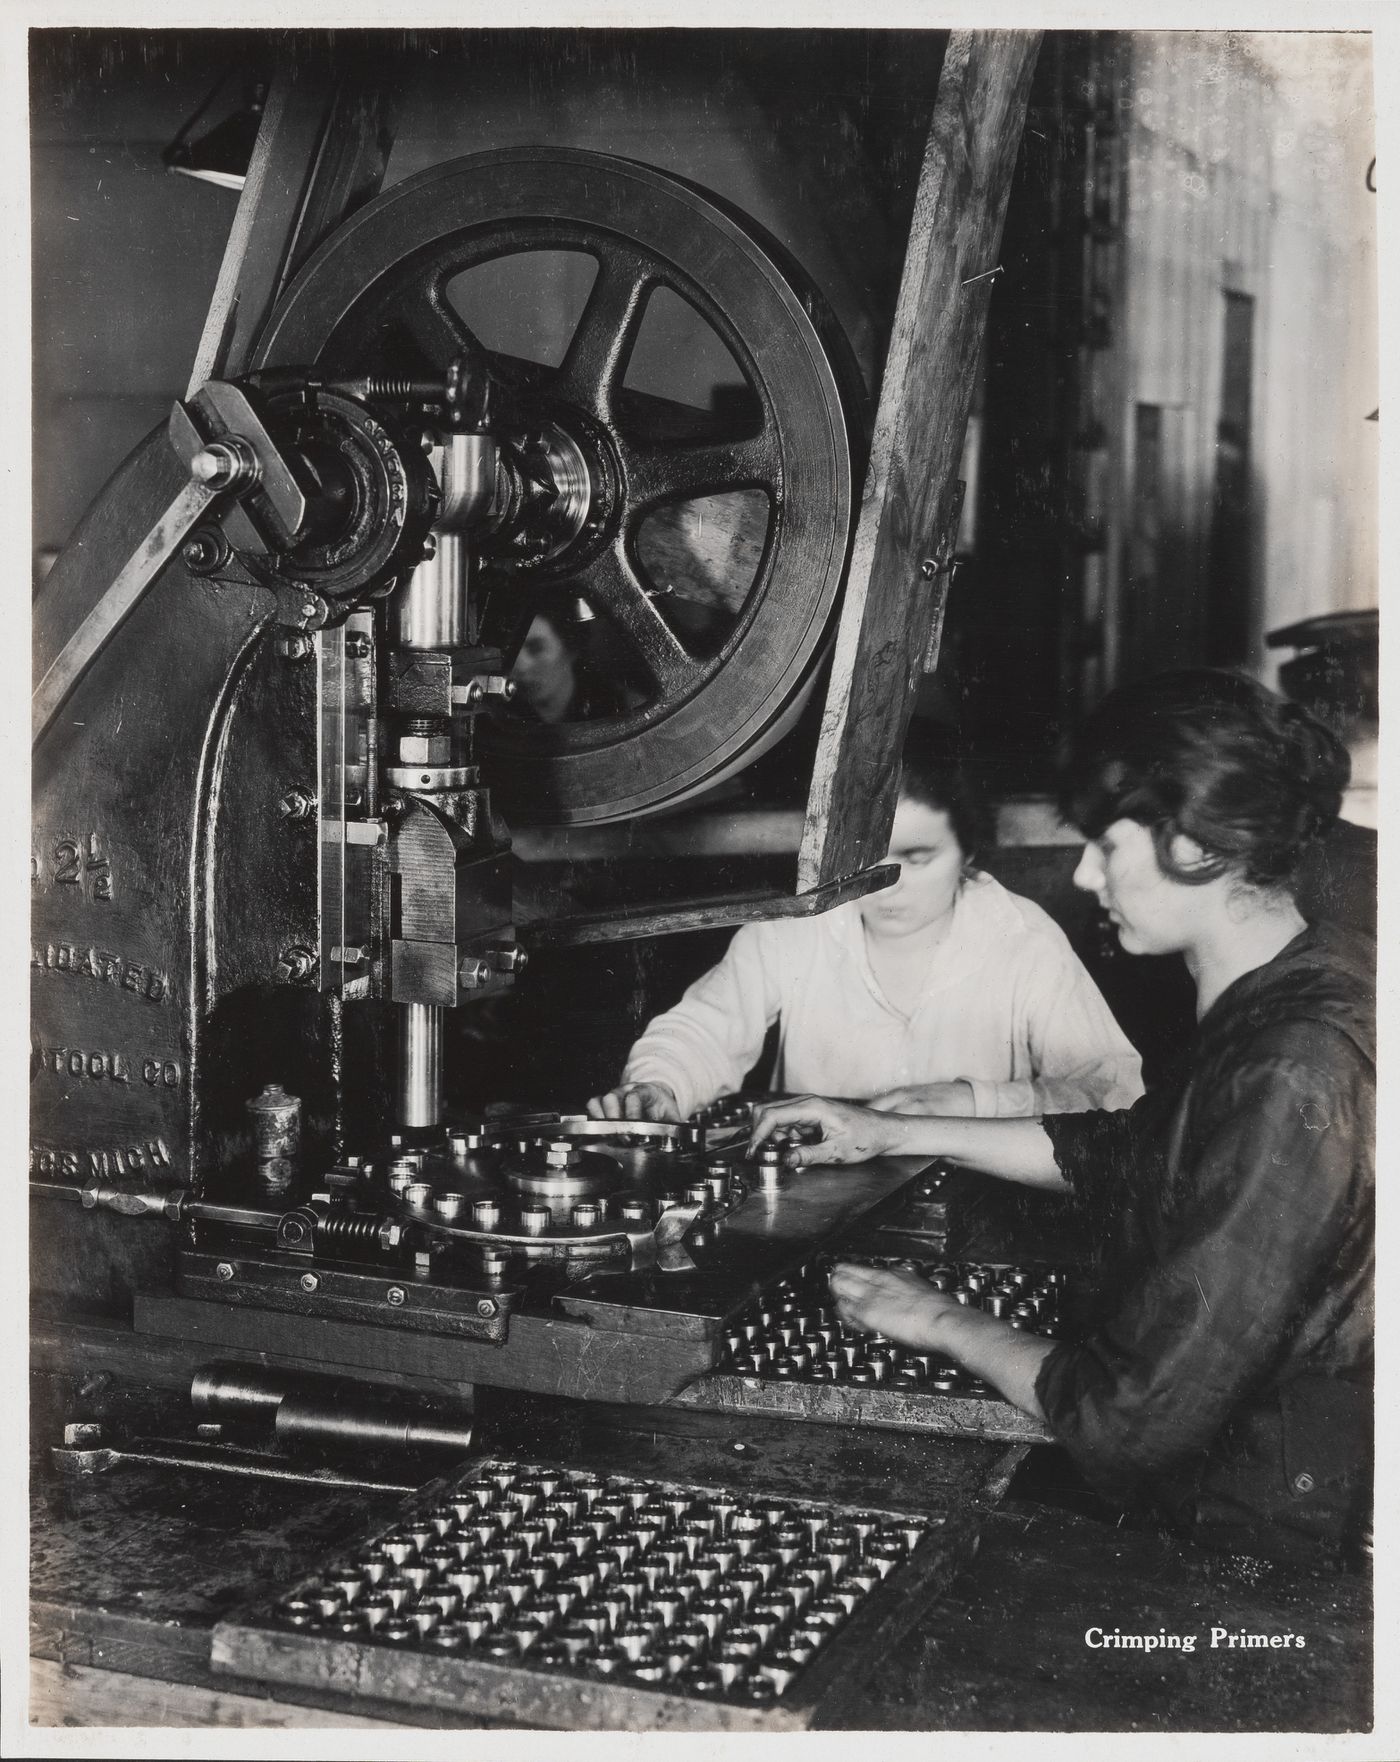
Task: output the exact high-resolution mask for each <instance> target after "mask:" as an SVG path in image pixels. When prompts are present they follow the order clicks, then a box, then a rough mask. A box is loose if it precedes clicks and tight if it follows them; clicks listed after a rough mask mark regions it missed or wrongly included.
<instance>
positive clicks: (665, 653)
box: [578, 540, 703, 698]
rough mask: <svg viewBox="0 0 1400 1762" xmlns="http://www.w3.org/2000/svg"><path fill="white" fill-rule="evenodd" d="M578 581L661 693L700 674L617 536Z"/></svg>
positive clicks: (671, 691)
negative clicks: (631, 649)
mask: <svg viewBox="0 0 1400 1762" xmlns="http://www.w3.org/2000/svg"><path fill="white" fill-rule="evenodd" d="M578 585H579V586H580V587H581V588H583V589H584V590H585V591H586V592H587V593H588V594H589V596H590V597H591V598H593V599H595V600H597V602H598V604H599V605H600V606H601V607H602V608H603V610H604V611H605V612H606V613H607V614H608V616H609V617H610V618H611V619H612V621H613V622H614V623H615V624H616V625H617V626H618V628H619V629H620V630H621V631H622V632H623V634H624V635H625V636H626V637H627V639H628V641H629V642H630V643H631V644H632V646H633V648H634V649H635V650H636V652H637V654H638V656H639V657H640V659H641V661H642V663H643V665H644V666H645V667H646V669H647V671H648V672H649V673H650V674H651V676H652V678H653V679H654V680H655V681H656V684H657V686H658V688H659V689H660V692H661V695H662V696H663V697H665V698H672V697H675V696H677V695H679V694H680V693H681V692H683V691H685V690H686V689H687V688H688V687H690V686H692V685H693V684H694V683H695V682H696V680H697V679H698V678H699V677H700V675H701V673H702V671H703V668H702V666H701V664H700V663H699V662H698V661H696V659H695V658H694V656H693V655H691V653H690V652H689V650H688V649H687V648H686V647H685V645H684V643H682V642H681V640H680V638H679V637H678V636H677V635H676V633H675V631H673V630H672V629H671V627H670V625H669V624H668V623H667V622H666V620H665V619H664V618H663V617H662V616H661V614H660V612H659V611H657V609H656V605H655V602H654V601H653V599H652V597H651V595H650V594H649V593H648V592H647V590H646V587H645V585H644V584H643V582H642V580H641V578H640V577H639V576H638V575H637V573H636V571H635V570H634V569H633V567H632V565H631V563H630V562H629V561H628V559H627V556H626V553H625V551H624V549H623V547H622V543H621V541H620V540H619V541H618V542H617V543H616V544H614V545H612V546H611V547H610V548H609V549H608V550H606V551H604V552H603V554H602V555H601V556H600V557H598V558H597V559H596V560H595V561H594V563H593V564H592V565H591V566H590V567H589V569H588V570H586V571H585V572H584V573H583V574H581V575H580V576H579V578H578Z"/></svg>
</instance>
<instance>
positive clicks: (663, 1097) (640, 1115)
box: [588, 1083, 681, 1120]
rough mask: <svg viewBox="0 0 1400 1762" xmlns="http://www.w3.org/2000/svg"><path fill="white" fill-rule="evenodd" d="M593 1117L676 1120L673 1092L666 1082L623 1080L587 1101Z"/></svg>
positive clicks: (600, 1118) (601, 1118) (596, 1118)
mask: <svg viewBox="0 0 1400 1762" xmlns="http://www.w3.org/2000/svg"><path fill="white" fill-rule="evenodd" d="M588 1112H589V1116H590V1118H592V1119H595V1120H679V1119H680V1117H681V1113H680V1108H679V1107H678V1106H677V1105H676V1096H675V1091H674V1090H673V1089H672V1088H671V1086H670V1085H669V1084H668V1083H624V1084H623V1085H622V1086H621V1087H620V1088H618V1089H609V1090H608V1092H607V1094H606V1095H595V1096H594V1097H593V1099H592V1100H591V1101H590V1102H589V1104H588Z"/></svg>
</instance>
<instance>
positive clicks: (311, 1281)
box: [299, 1273, 321, 1296]
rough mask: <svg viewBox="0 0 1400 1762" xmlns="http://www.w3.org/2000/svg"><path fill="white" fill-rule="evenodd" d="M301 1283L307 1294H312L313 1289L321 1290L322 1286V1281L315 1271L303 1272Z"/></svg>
mask: <svg viewBox="0 0 1400 1762" xmlns="http://www.w3.org/2000/svg"><path fill="white" fill-rule="evenodd" d="M299 1283H300V1285H301V1288H302V1290H303V1291H305V1292H306V1294H307V1296H310V1295H311V1293H312V1292H313V1291H317V1290H319V1289H320V1286H321V1281H320V1280H319V1279H318V1278H317V1277H316V1275H315V1273H303V1274H302V1275H301V1279H300V1281H299Z"/></svg>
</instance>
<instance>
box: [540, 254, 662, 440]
mask: <svg viewBox="0 0 1400 1762" xmlns="http://www.w3.org/2000/svg"><path fill="white" fill-rule="evenodd" d="M651 280H652V272H651V270H650V268H649V267H648V265H647V264H646V263H645V262H644V261H643V260H642V259H641V258H638V257H633V256H631V255H630V254H628V253H623V252H617V251H609V252H608V253H607V254H605V255H603V256H601V257H600V258H599V262H598V275H597V278H596V280H595V281H594V283H593V286H592V288H591V289H590V291H589V295H588V299H587V302H586V303H585V305H584V308H583V314H582V316H581V317H580V319H579V322H578V328H577V329H576V330H575V331H574V334H573V336H572V338H571V339H570V341H569V346H568V349H567V350H566V351H565V354H564V359H563V361H562V363H561V364H560V368H559V375H558V378H557V379H556V381H555V384H554V388H553V389H554V391H555V392H556V394H557V395H558V396H560V397H562V398H564V399H565V400H566V401H567V402H569V403H572V404H577V405H578V406H579V408H580V409H583V410H587V411H588V412H589V414H590V415H592V416H596V417H597V418H598V420H599V421H600V422H610V421H611V420H612V417H613V398H614V396H615V395H616V393H617V389H618V387H619V386H620V385H621V384H622V381H623V378H624V376H625V375H626V372H627V364H628V362H629V360H630V359H631V355H632V348H633V345H634V344H635V343H636V340H637V332H638V330H639V329H640V328H641V323H642V316H643V314H644V312H645V310H646V293H647V288H648V287H649V285H650V283H651Z"/></svg>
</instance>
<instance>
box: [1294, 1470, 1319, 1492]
mask: <svg viewBox="0 0 1400 1762" xmlns="http://www.w3.org/2000/svg"><path fill="white" fill-rule="evenodd" d="M1316 1485H1317V1482H1316V1481H1315V1480H1314V1479H1313V1477H1312V1476H1311V1475H1310V1474H1306V1473H1305V1474H1296V1475H1294V1477H1293V1491H1294V1492H1295V1493H1311V1492H1312V1490H1313V1488H1314V1487H1315V1486H1316Z"/></svg>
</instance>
